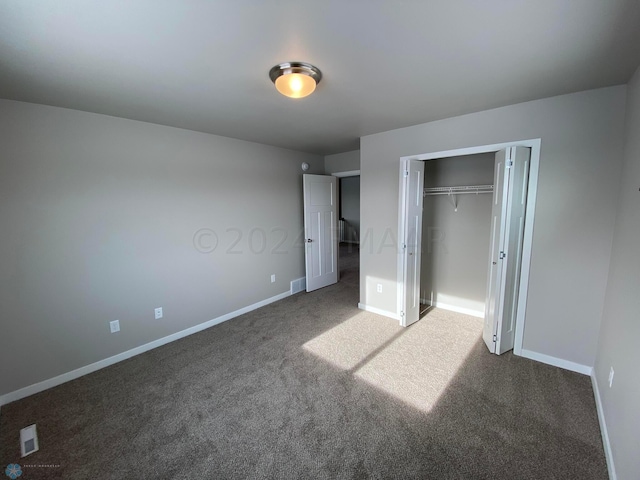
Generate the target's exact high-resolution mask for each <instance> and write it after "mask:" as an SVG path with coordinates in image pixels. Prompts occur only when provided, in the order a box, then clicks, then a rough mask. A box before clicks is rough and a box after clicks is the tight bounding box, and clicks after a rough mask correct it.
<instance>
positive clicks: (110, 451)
mask: <svg viewBox="0 0 640 480" xmlns="http://www.w3.org/2000/svg"><path fill="white" fill-rule="evenodd" d="M342 250H343V251H342V253H343V257H342V262H341V270H342V278H341V281H340V283H338V284H337V285H333V286H331V287H327V288H324V289H321V290H319V291H316V292H312V293H301V294H298V295H295V296H293V297H289V298H287V299H285V300H282V301H280V302H277V303H275V304H272V305H269V306H267V307H264V308H261V309H260V310H256V311H254V312H251V313H249V314H247V315H243V316H242V317H238V318H236V319H234V320H231V321H229V322H226V323H223V324H221V325H218V326H216V327H213V328H211V329H208V330H206V331H203V332H201V333H198V334H195V335H192V336H190V337H187V338H184V339H182V340H179V341H177V342H174V343H171V344H169V345H166V346H163V347H160V348H158V349H155V350H153V351H150V352H147V353H145V354H142V355H139V356H137V357H134V358H132V359H129V360H127V361H124V362H121V363H119V364H117V365H113V366H111V367H109V368H105V369H103V370H101V371H98V372H96V373H93V374H91V375H87V376H85V377H82V378H80V379H77V380H75V381H72V382H69V383H67V384H64V385H61V386H59V387H56V388H53V389H51V390H48V391H46V392H42V393H40V394H37V395H33V396H31V397H29V398H25V399H23V400H20V401H17V402H14V403H11V404H9V405H6V406H4V407H2V414H1V415H0V442H1V443H0V459H1V461H0V466H1V467H2V469H4V468H5V466H6V465H7V464H8V463H13V462H15V463H19V464H21V465H23V475H22V476H21V477H20V479H21V480H22V479H32V478H64V479H90V478H91V479H123V478H125V479H129V478H136V479H139V478H143V479H153V478H162V479H164V478H167V479H170V478H171V479H172V478H176V479H212V478H215V479H242V478H283V479H296V478H309V479H311V478H322V479H324V478H332V479H333V478H338V479H342V478H345V479H346V478H377V479H395V478H402V479H409V478H420V479H509V480H513V479H541V480H550V479H563V480H566V479H581V480H588V479H605V478H607V470H606V464H605V459H604V453H603V448H602V442H601V437H600V431H599V427H598V420H597V416H596V409H595V403H594V399H593V392H592V390H591V383H590V379H589V377H586V376H583V375H579V374H576V373H572V372H568V371H565V370H560V369H557V368H554V367H550V366H547V365H543V364H540V363H536V362H533V361H530V360H526V359H523V358H520V357H516V356H513V355H512V354H509V353H508V354H505V355H502V356H495V355H491V354H489V353H488V351H487V350H486V348H485V347H484V345H483V343H482V340H481V338H480V334H481V329H482V322H481V321H480V320H479V319H477V318H473V317H468V316H465V315H460V314H454V313H450V312H446V311H443V310H438V309H433V310H431V311H429V312H428V314H427V315H426V316H425V317H424V318H423V319H422V320H421V321H420V322H418V323H417V324H415V325H413V326H411V327H409V328H407V329H402V328H400V327H399V326H398V325H397V323H396V322H395V321H392V320H390V319H387V318H384V317H380V316H376V315H374V314H370V313H367V312H363V311H361V310H358V309H357V307H356V305H357V302H358V271H357V251H354V250H355V249H353V248H351V250H352V252H351V253H349V252H348V251H347V250H348V249H347V247H343V249H342ZM32 423H37V425H38V433H39V436H40V451H39V452H37V453H35V454H33V455H31V456H29V457H26V458H24V459H20V453H19V448H18V432H19V429H20V428H22V427H25V426H27V425H30V424H32ZM29 465H53V466H50V467H34V466H31V467H30V466H29Z"/></svg>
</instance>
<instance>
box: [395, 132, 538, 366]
mask: <svg viewBox="0 0 640 480" xmlns="http://www.w3.org/2000/svg"><path fill="white" fill-rule="evenodd" d="M487 154H489V155H488V156H487ZM469 155H474V156H475V157H473V159H471V157H467V158H466V159H465V158H464V157H465V156H469ZM438 159H440V160H438ZM447 159H449V160H447ZM470 159H471V160H476V161H478V163H476V164H473V168H468V169H466V172H463V173H458V176H459V177H460V175H462V177H464V176H465V175H468V176H469V175H471V176H474V175H475V177H474V178H471V177H470V178H467V179H466V181H463V180H465V179H464V178H457V179H454V177H455V175H454V173H453V172H454V171H455V168H453V167H454V164H455V163H456V162H457V163H464V162H465V161H469V160H470ZM539 159H540V139H534V140H526V141H518V142H512V143H504V144H495V145H485V146H479V147H472V148H465V149H459V150H450V151H443V152H432V153H425V154H421V155H414V156H409V157H403V158H402V159H401V160H400V202H399V235H398V238H399V239H400V242H399V243H400V248H399V255H398V314H399V317H400V324H401V325H403V326H408V325H410V324H411V323H414V322H416V321H418V320H419V319H420V315H421V310H422V311H424V310H425V308H424V305H427V306H440V307H443V308H449V309H451V310H456V311H460V312H462V313H467V314H472V315H474V314H475V316H484V318H485V328H484V334H483V338H484V340H485V343H486V344H487V347H488V348H489V350H490V351H491V352H492V353H498V354H500V353H503V352H505V351H507V350H510V349H512V348H513V350H514V353H515V354H520V351H521V349H522V341H523V334H524V324H525V312H526V299H527V289H528V278H529V267H530V259H531V242H532V237H533V222H534V218H535V197H536V191H537V178H538V168H539ZM429 161H434V162H432V163H429ZM447 161H449V162H450V163H449V164H448V165H447V164H446V162H447ZM437 162H440V170H441V172H440V173H438V169H439V166H438V163H437ZM490 162H493V167H494V168H493V169H492V170H493V171H491V170H490V169H488V167H487V165H489V164H490ZM483 164H484V165H483ZM469 165H471V164H469ZM425 170H426V172H427V177H425ZM489 172H491V176H489ZM452 175H453V176H452ZM438 177H440V178H438ZM489 178H492V181H491V182H489V183H485V182H486V181H487V180H488V179H489ZM447 180H451V182H447ZM453 180H457V181H456V182H455V183H454V182H453ZM425 182H426V183H425ZM442 182H444V183H448V184H447V185H444V184H443V183H442ZM434 183H435V185H434ZM484 193H491V195H484ZM468 194H471V195H468ZM431 195H433V197H440V198H439V199H437V200H433V201H432V199H431V198H429V200H428V201H427V202H426V203H425V202H424V201H423V199H424V198H426V196H429V197H430V196H431ZM481 195H482V197H484V198H483V199H482V200H480V198H481ZM471 196H473V200H475V201H474V202H471V201H470V200H471ZM489 198H490V199H491V201H490V202H489ZM485 204H486V205H485ZM423 206H426V210H425V211H424V212H423ZM463 206H464V210H463ZM489 206H490V214H489V216H488V217H487V214H488V212H489ZM447 208H449V209H450V211H449V212H448V211H447V210H446V209H447ZM456 210H458V211H456ZM474 210H476V211H475V212H474ZM423 214H424V215H425V216H427V217H428V216H429V215H430V214H431V215H435V216H438V215H440V217H441V218H440V220H442V221H443V222H444V223H445V224H446V223H447V222H449V226H448V227H447V228H449V229H450V228H454V229H457V230H458V231H457V234H458V237H459V238H457V240H456V241H457V242H458V243H457V244H455V245H454V244H451V243H450V244H449V245H448V246H449V247H451V248H453V249H456V250H458V251H462V252H464V255H461V256H460V257H459V258H452V257H449V258H445V259H444V260H443V259H442V258H440V259H436V258H435V257H436V256H437V253H443V251H442V249H443V247H444V248H445V249H446V248H447V244H446V242H445V238H444V237H443V235H446V231H444V230H446V229H444V228H443V227H440V226H437V222H435V223H434V221H433V220H434V219H433V217H428V218H429V221H428V222H427V225H423ZM458 214H459V215H458ZM456 215H457V217H456ZM465 216H466V217H467V218H468V219H470V221H471V222H472V223H474V222H475V224H476V225H475V226H469V225H464V222H463V221H462V220H463V219H464V218H465ZM484 222H486V223H484ZM481 223H484V224H483V225H482V224H481ZM434 224H435V225H436V226H434ZM487 227H488V229H489V232H488V234H489V240H488V243H487V237H486V233H487ZM465 229H466V234H467V236H474V237H477V238H465V236H464V231H465ZM451 231H452V230H451ZM461 231H462V233H463V235H462V236H460V235H459V234H460V232H461ZM483 232H484V233H483ZM487 245H489V248H487ZM438 248H439V249H440V251H439V252H436V250H437V249H438ZM482 250H484V254H482V255H480V254H479V253H478V252H480V251H482ZM423 252H426V253H425V257H426V259H427V260H431V262H432V263H431V264H430V266H429V267H427V268H426V269H425V271H424V272H422V264H423V262H422V253H423ZM434 259H436V260H437V261H435V262H434ZM471 259H472V260H471ZM469 262H470V263H469ZM478 262H485V265H486V266H485V270H484V272H485V273H484V278H485V282H484V285H483V282H476V283H475V284H474V285H471V284H469V282H467V285H462V289H460V288H458V287H460V286H461V285H460V284H459V283H458V284H457V287H456V288H451V285H455V284H456V283H455V282H456V281H457V282H463V283H464V281H466V280H464V279H465V274H464V272H465V265H466V264H468V265H469V269H470V272H471V273H472V275H471V276H475V277H476V278H482V276H483V274H482V269H479V267H478ZM438 271H440V273H442V272H445V273H446V274H447V275H448V277H447V276H446V275H445V277H442V278H440V279H439V280H438V281H439V282H440V283H439V287H438V290H436V289H435V288H434V287H435V284H434V283H433V278H432V279H431V283H429V276H430V275H432V276H433V274H434V273H437V272H438ZM467 280H468V279H467ZM443 285H444V286H445V287H442V286H443ZM485 285H486V289H485V291H486V295H485V296H484V298H482V296H481V293H480V292H481V291H482V289H483V288H484V287H485ZM441 287H442V288H441ZM447 290H449V291H450V292H453V291H454V290H455V291H456V293H457V296H456V295H453V294H451V293H448V292H447ZM436 291H437V292H438V293H437V295H436V294H435V292H436ZM460 291H463V292H466V293H464V294H462V295H461V294H460ZM447 294H448V295H449V296H447ZM461 297H462V298H461ZM421 300H422V302H421ZM483 300H484V301H483ZM421 303H422V305H423V307H422V308H421Z"/></svg>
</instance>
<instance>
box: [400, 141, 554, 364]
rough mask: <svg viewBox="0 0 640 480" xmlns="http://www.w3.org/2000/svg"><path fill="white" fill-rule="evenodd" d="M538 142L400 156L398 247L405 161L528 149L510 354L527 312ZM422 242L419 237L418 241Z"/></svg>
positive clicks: (518, 351)
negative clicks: (529, 151)
mask: <svg viewBox="0 0 640 480" xmlns="http://www.w3.org/2000/svg"><path fill="white" fill-rule="evenodd" d="M541 143H542V139H540V138H533V139H529V140H519V141H515V142H506V143H494V144H490V145H479V146H475V147H466V148H456V149H453V150H443V151H437V152H426V153H421V154H417V155H408V156H404V157H400V162H399V163H400V170H399V178H400V195H399V198H398V244H399V247H400V246H401V245H402V243H403V241H404V238H403V232H404V228H405V219H406V205H404V202H403V201H402V196H403V172H404V171H405V168H406V167H405V165H406V164H407V162H408V161H409V160H436V159H439V158H447V157H460V156H463V155H474V154H478V153H495V152H497V151H499V150H502V149H505V148H508V147H518V146H520V147H529V148H530V149H531V163H530V165H529V183H528V191H527V208H526V214H525V215H526V216H525V224H524V238H523V245H522V265H521V268H520V290H519V292H518V309H517V315H516V332H515V342H514V346H513V353H515V354H516V355H521V352H522V343H523V339H524V328H525V320H526V318H525V317H526V310H527V296H528V295H527V293H528V290H529V272H530V269H531V246H532V243H533V227H534V222H535V210H536V196H537V193H538V171H539V168H540V146H541ZM420 242H421V243H422V238H421V239H420ZM397 273H398V275H397V315H398V317H399V318H401V317H400V312H401V311H402V304H403V298H404V296H405V285H404V252H403V249H402V248H398V263H397Z"/></svg>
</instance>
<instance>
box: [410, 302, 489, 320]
mask: <svg viewBox="0 0 640 480" xmlns="http://www.w3.org/2000/svg"><path fill="white" fill-rule="evenodd" d="M420 302H421V303H424V304H426V305H430V306H432V307H435V308H441V309H442V310H449V311H450V312H456V313H464V314H465V315H471V316H472V317H478V318H484V311H480V310H473V309H471V308H464V307H458V306H456V305H450V304H448V303H441V302H430V301H429V300H427V299H425V298H421V299H420Z"/></svg>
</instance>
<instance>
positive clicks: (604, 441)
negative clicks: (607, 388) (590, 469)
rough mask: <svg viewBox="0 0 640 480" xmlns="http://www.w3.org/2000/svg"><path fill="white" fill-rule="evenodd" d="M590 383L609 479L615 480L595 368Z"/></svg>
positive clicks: (614, 469) (614, 470)
mask: <svg viewBox="0 0 640 480" xmlns="http://www.w3.org/2000/svg"><path fill="white" fill-rule="evenodd" d="M591 384H592V385H593V395H594V396H595V398H596V411H597V412H598V422H600V434H601V435H602V445H603V446H604V456H605V458H606V459H607V470H608V471H609V479H610V480H617V478H618V477H617V476H616V468H615V465H614V463H613V451H612V450H611V443H610V442H609V431H608V430H607V422H606V420H605V418H604V410H603V408H602V399H601V398H600V389H599V388H598V380H597V379H596V372H595V370H594V371H593V372H591Z"/></svg>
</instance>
